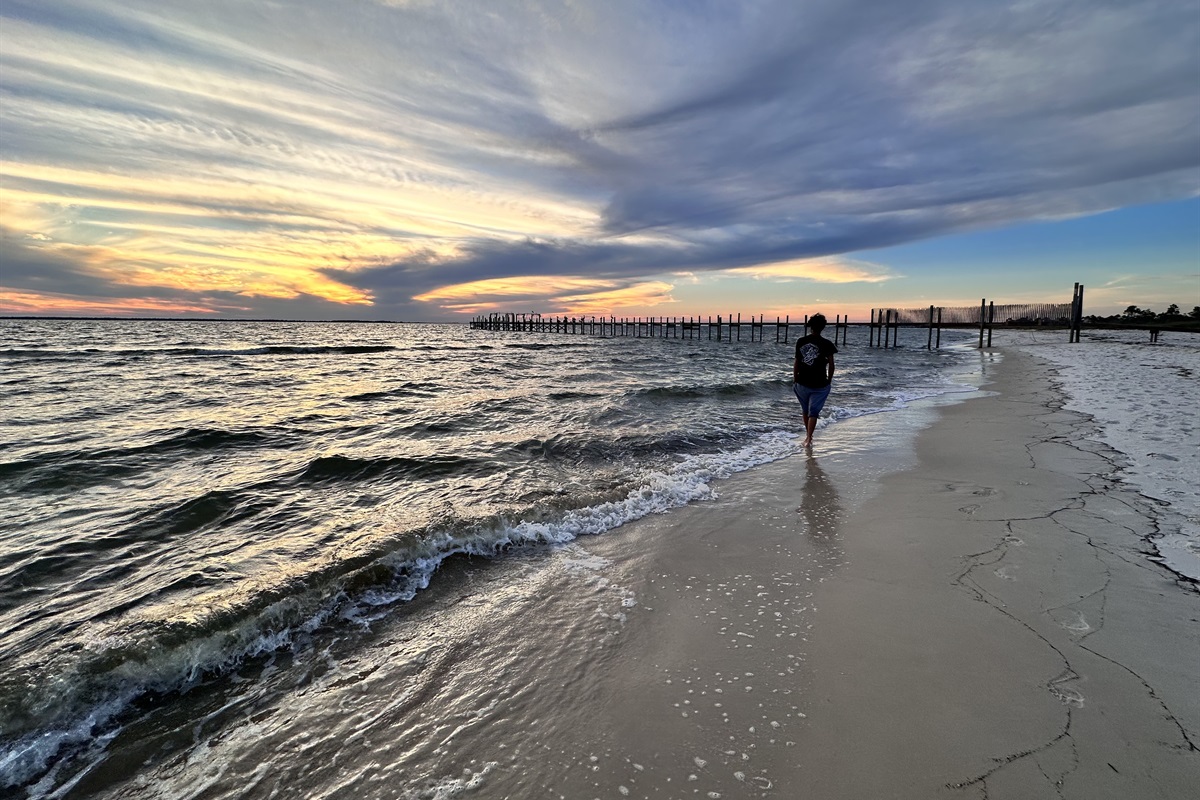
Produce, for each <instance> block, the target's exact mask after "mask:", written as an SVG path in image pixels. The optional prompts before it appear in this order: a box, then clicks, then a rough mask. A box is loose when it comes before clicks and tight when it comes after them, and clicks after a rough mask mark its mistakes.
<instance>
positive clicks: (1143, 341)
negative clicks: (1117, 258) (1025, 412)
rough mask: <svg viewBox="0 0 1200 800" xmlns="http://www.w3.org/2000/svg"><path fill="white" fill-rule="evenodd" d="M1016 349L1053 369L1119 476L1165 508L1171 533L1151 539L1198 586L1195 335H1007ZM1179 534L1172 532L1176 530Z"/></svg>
mask: <svg viewBox="0 0 1200 800" xmlns="http://www.w3.org/2000/svg"><path fill="white" fill-rule="evenodd" d="M998 343H1001V344H1007V345H1009V346H1016V347H1020V348H1021V349H1022V350H1024V351H1026V352H1028V353H1031V354H1033V355H1036V356H1038V357H1041V358H1044V359H1046V360H1047V361H1050V362H1051V363H1053V364H1055V365H1056V366H1057V367H1058V381H1059V382H1060V384H1061V385H1062V388H1063V390H1064V391H1065V392H1066V395H1067V404H1066V407H1067V408H1068V409H1070V410H1072V411H1078V412H1081V413H1084V414H1087V415H1089V416H1091V417H1092V418H1093V419H1094V420H1095V421H1096V422H1097V423H1098V424H1099V425H1100V433H1099V436H1098V438H1099V439H1100V441H1102V442H1104V443H1105V444H1107V445H1108V446H1110V447H1112V448H1113V449H1114V450H1118V451H1120V452H1121V453H1122V454H1124V455H1125V457H1126V458H1127V459H1128V463H1127V464H1126V466H1125V468H1124V470H1123V472H1122V477H1123V478H1124V479H1125V480H1127V481H1128V482H1129V483H1130V484H1131V485H1133V486H1135V487H1136V488H1137V489H1138V491H1140V492H1141V493H1142V494H1144V495H1146V496H1148V497H1151V498H1154V499H1156V500H1158V501H1160V502H1162V503H1164V504H1167V505H1169V507H1170V508H1171V510H1172V511H1174V512H1177V514H1178V516H1177V517H1175V516H1174V515H1172V519H1173V520H1177V522H1174V523H1172V528H1171V529H1167V530H1164V532H1163V533H1164V535H1163V536H1162V538H1160V539H1157V540H1156V545H1157V547H1158V550H1159V553H1160V556H1161V558H1162V560H1163V562H1164V563H1165V564H1166V565H1167V566H1169V567H1170V568H1171V569H1173V570H1175V571H1176V572H1179V573H1180V574H1183V575H1187V576H1189V577H1191V578H1193V579H1195V580H1200V414H1197V411H1196V410H1197V409H1198V408H1200V334H1190V333H1179V332H1171V331H1168V332H1164V333H1162V334H1161V337H1160V341H1159V342H1157V343H1154V344H1151V343H1150V342H1149V335H1148V334H1147V333H1146V332H1145V331H1095V332H1087V333H1084V334H1083V336H1082V341H1081V342H1078V343H1075V344H1071V343H1069V342H1068V341H1067V335H1066V333H1064V332H1054V333H1049V332H1046V333H1041V332H1038V333H1034V332H1015V331H1014V332H1006V333H1005V335H1004V337H1003V338H1002V339H1001V340H1000V342H998ZM1176 524H1177V525H1178V529H1174V525H1176Z"/></svg>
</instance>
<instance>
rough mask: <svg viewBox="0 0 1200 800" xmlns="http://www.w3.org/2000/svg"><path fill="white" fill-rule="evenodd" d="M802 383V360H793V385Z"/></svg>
mask: <svg viewBox="0 0 1200 800" xmlns="http://www.w3.org/2000/svg"><path fill="white" fill-rule="evenodd" d="M799 382H800V359H798V358H793V359H792V383H799Z"/></svg>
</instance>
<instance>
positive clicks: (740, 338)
mask: <svg viewBox="0 0 1200 800" xmlns="http://www.w3.org/2000/svg"><path fill="white" fill-rule="evenodd" d="M729 321H730V322H733V314H730V315H729ZM750 333H754V329H753V328H751V329H750ZM737 340H738V341H739V342H740V341H741V340H742V312H740V311H739V312H738V327H737Z"/></svg>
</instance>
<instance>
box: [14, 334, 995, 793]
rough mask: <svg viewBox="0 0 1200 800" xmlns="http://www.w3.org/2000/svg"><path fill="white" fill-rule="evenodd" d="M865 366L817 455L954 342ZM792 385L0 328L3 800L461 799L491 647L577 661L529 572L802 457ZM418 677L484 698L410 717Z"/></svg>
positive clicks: (917, 393)
mask: <svg viewBox="0 0 1200 800" xmlns="http://www.w3.org/2000/svg"><path fill="white" fill-rule="evenodd" d="M865 336H866V334H865V331H859V330H856V331H852V333H851V342H850V345H849V346H847V347H845V348H843V351H842V352H841V353H840V354H839V356H838V374H837V378H836V390H835V392H834V394H833V395H832V397H831V399H830V401H829V404H828V405H827V406H826V415H827V416H826V418H825V419H824V420H823V421H822V427H823V428H824V429H826V431H828V429H829V428H830V426H839V425H842V424H843V423H847V425H846V427H845V430H852V429H853V423H854V421H856V420H863V419H865V418H876V417H877V415H881V414H892V413H898V412H899V413H901V414H902V413H904V411H905V409H906V408H908V406H909V405H910V404H912V403H913V402H914V401H917V400H922V399H924V398H936V397H943V396H949V395H956V394H963V393H967V392H970V391H973V390H974V389H973V387H974V386H975V385H977V383H978V381H979V379H980V374H981V369H982V368H981V360H980V357H979V354H978V351H975V350H973V349H972V348H971V346H970V345H971V342H972V338H973V337H972V335H971V334H970V333H969V332H961V333H955V332H945V333H943V345H944V346H943V349H941V350H938V351H933V352H928V351H926V350H924V349H923V348H922V347H921V346H920V345H921V344H923V341H918V340H920V339H921V338H922V337H921V336H920V335H919V334H918V333H915V332H914V333H911V334H908V333H902V334H901V344H902V345H903V344H904V343H905V338H906V337H908V336H911V338H912V339H913V341H912V342H911V343H910V346H908V347H903V346H902V347H901V348H899V349H896V350H889V351H882V350H877V349H875V350H873V349H869V348H867V347H866V346H865V344H866V343H865V341H857V340H858V339H864V340H865ZM791 357H792V348H791V346H790V345H784V344H776V343H774V342H753V343H751V342H741V343H736V342H735V343H729V342H720V343H718V342H712V341H707V340H680V339H666V340H664V339H645V338H643V339H632V338H608V339H604V338H592V337H586V336H567V335H554V334H524V333H494V332H483V331H472V330H469V329H468V328H466V327H464V326H457V325H441V326H439V325H391V324H367V323H362V324H351V323H328V324H321V323H267V322H255V323H239V322H173V321H82V320H81V321H54V320H0V364H3V367H4V368H3V372H2V374H0V392H2V396H3V407H4V410H3V414H2V415H0V505H2V507H3V516H2V517H0V787H4V789H5V791H6V792H12V793H14V794H16V795H18V796H30V797H66V796H77V797H83V796H106V797H107V796H112V797H117V796H156V797H158V796H161V797H191V796H205V797H226V796H227V797H240V796H247V795H262V796H267V795H269V794H271V793H272V791H274V792H279V791H284V792H286V791H288V789H287V788H286V787H291V790H292V791H295V790H296V787H301V786H302V787H305V789H306V792H307V793H308V795H309V796H314V797H315V796H329V797H335V796H349V795H347V794H345V793H346V792H350V791H351V790H350V788H348V787H351V786H353V787H356V788H355V789H354V791H353V796H381V797H384V796H387V797H397V796H399V797H409V796H411V797H450V796H454V794H455V793H457V792H460V791H466V790H468V789H470V788H471V787H472V786H476V785H478V784H479V782H481V781H482V780H483V779H484V776H485V775H486V774H487V772H488V771H489V770H491V769H492V768H493V767H494V764H493V765H492V766H488V764H487V763H479V764H474V763H470V764H468V765H466V766H463V765H458V767H462V769H459V770H458V771H457V772H455V773H450V772H447V771H446V770H449V769H450V766H449V764H450V762H449V761H446V763H445V764H441V762H439V761H438V759H439V757H441V756H444V754H445V752H446V751H447V749H449V748H451V745H450V744H448V743H449V742H451V741H452V740H455V737H456V736H457V737H458V738H459V739H460V740H461V739H464V738H466V737H467V735H468V734H466V733H462V734H460V731H462V730H466V729H468V728H469V727H470V726H471V725H472V724H473V723H472V720H476V721H477V720H478V719H479V718H481V716H480V715H482V714H484V713H485V711H486V710H487V709H489V708H495V707H496V705H497V703H498V702H499V698H500V697H502V696H503V694H504V693H505V692H512V691H514V690H513V685H512V684H511V683H510V684H507V686H508V688H507V689H506V688H503V685H502V684H503V682H499V683H496V688H495V689H494V691H495V692H496V693H497V695H496V697H495V698H493V699H492V700H488V699H487V698H488V695H487V692H485V691H482V690H481V689H479V686H480V685H491V683H492V682H490V679H487V676H488V675H491V676H492V677H495V675H510V674H512V673H513V672H516V671H520V670H523V669H528V665H527V664H525V665H523V664H520V663H517V662H515V661H513V660H512V658H511V657H510V656H509V654H508V650H507V649H506V646H505V644H504V640H503V637H499V636H497V637H493V636H492V635H491V634H488V633H486V632H487V631H499V630H506V629H510V628H511V627H512V626H516V627H517V628H518V629H519V628H520V627H521V626H531V625H536V626H540V627H541V629H542V630H543V631H544V632H546V635H547V636H554V635H559V636H561V642H562V645H561V647H562V649H563V650H564V652H565V651H568V650H572V649H579V653H578V654H576V655H577V657H578V658H579V659H584V658H587V657H598V655H597V654H595V653H592V654H590V655H589V654H588V653H587V652H585V651H586V648H584V647H583V646H582V645H579V644H578V642H579V641H580V640H579V639H578V638H575V637H574V634H575V633H577V631H578V627H579V625H580V624H582V623H581V622H580V615H579V614H578V613H576V612H577V611H578V609H575V610H571V607H569V606H568V607H565V608H564V607H558V606H556V607H555V608H556V609H557V610H553V609H551V608H550V607H549V606H548V605H547V604H539V603H538V601H537V598H538V597H539V593H542V594H543V595H544V594H546V593H552V594H554V595H555V596H562V595H564V594H567V595H569V594H570V593H571V592H573V591H576V588H572V587H575V586H576V584H573V583H571V582H570V581H569V580H568V578H570V575H572V574H576V573H579V572H580V571H584V572H586V571H587V569H588V568H589V564H588V559H587V556H586V554H576V555H575V556H572V557H570V558H568V559H567V561H566V562H564V563H565V564H566V566H567V567H568V569H566V571H565V573H564V574H567V578H563V579H562V581H565V582H560V583H556V584H554V587H553V589H550V588H548V585H547V584H545V583H538V582H537V581H539V580H542V579H541V578H536V579H535V578H534V577H532V576H534V575H535V574H537V573H538V569H539V565H540V564H542V563H544V562H545V561H546V560H547V559H550V558H554V557H558V558H560V560H561V558H562V557H563V556H562V552H563V551H562V548H564V547H568V548H569V547H570V546H571V543H572V542H575V541H577V540H579V539H580V537H590V536H602V535H604V534H605V532H606V531H611V530H613V529H614V528H616V527H618V526H620V525H622V524H624V523H626V522H629V521H631V520H634V519H637V518H639V517H643V516H646V515H648V514H652V513H655V512H660V511H664V510H667V509H670V508H674V507H678V506H681V505H684V504H688V503H695V502H704V501H705V500H706V499H708V498H710V497H711V496H712V494H713V492H714V491H719V485H720V480H721V479H722V478H725V477H728V476H730V475H732V474H734V473H736V472H739V471H743V470H746V469H749V468H752V467H754V466H756V465H760V464H764V463H767V462H770V461H775V460H778V459H782V458H785V457H787V456H790V455H792V454H794V453H796V452H797V450H798V442H799V438H798V436H797V432H798V431H799V428H800V415H799V409H798V406H797V404H796V401H795V399H794V397H793V396H792V394H791V392H790V370H791ZM818 436H819V437H820V436H821V434H820V433H819V434H818ZM555 554H557V556H556V555H555ZM480 564H488V565H495V566H494V568H489V569H482V570H481V569H479V568H478V565H480ZM431 585H432V588H435V589H436V588H441V589H442V592H441V594H440V595H439V596H440V597H441V598H442V599H441V600H440V601H439V602H438V603H432V602H425V601H424V600H423V597H425V596H428V595H429V593H428V592H426V591H424V590H426V589H428V588H430V587H431ZM588 585H590V584H588ZM457 587H462V588H461V596H459V594H458V593H459V588H457ZM578 590H579V591H580V592H581V603H594V600H593V599H592V598H591V597H590V596H588V597H583V595H584V594H586V592H587V591H590V590H588V589H586V587H585V588H580V589H578ZM447 597H451V598H452V600H446V598H447ZM619 601H620V599H619V598H618V603H617V606H616V607H614V608H613V609H611V611H612V618H613V619H616V618H617V615H619V614H620V613H621V608H620V602H619ZM627 602H632V601H629V600H628V599H627ZM531 607H532V608H536V609H539V612H540V613H534V614H532V615H529V616H523V617H518V615H517V612H516V609H517V608H526V609H528V608H531ZM580 608H583V606H582V605H581V606H580ZM481 617H482V618H481ZM468 630H469V631H471V633H464V631H468ZM381 631H386V636H385V635H384V634H383V633H381ZM456 632H457V634H460V635H457V638H456V635H455V634H456ZM385 641H386V645H385V644H384V642H385ZM431 642H433V643H435V644H431ZM440 659H451V660H454V659H457V662H456V663H459V664H464V663H465V664H470V665H477V666H478V670H479V671H480V672H481V673H483V674H482V675H476V676H475V680H474V682H468V683H469V685H467V684H463V685H456V686H451V685H449V684H447V685H445V686H440V687H438V688H434V687H435V686H436V683H435V682H434V681H433V679H432V678H430V677H429V676H431V675H433V674H434V673H435V672H436V669H435V664H436V663H439V660H440ZM468 671H469V670H468ZM493 671H494V672H493ZM385 673H386V674H387V675H388V676H389V677H388V680H387V681H386V682H385V681H383V680H382V677H380V676H382V675H384V674H385ZM397 676H399V677H397ZM314 687H321V690H320V691H317V689H316V688H314ZM422 687H423V688H422ZM368 691H369V692H370V700H369V701H368V700H366V699H364V698H365V697H366V696H367V695H366V694H365V693H366V692H368ZM468 696H469V697H468ZM468 700H469V701H468ZM351 712H353V713H351ZM401 713H403V714H406V715H408V716H407V717H406V718H405V719H406V723H405V726H406V730H409V731H410V733H411V737H412V738H411V741H410V740H408V739H405V740H404V741H401V742H394V743H393V744H394V746H395V747H396V748H397V750H396V751H395V752H393V753H392V754H391V756H390V758H391V761H389V762H388V763H389V764H392V765H400V766H393V768H392V772H391V773H389V775H390V777H389V781H390V782H388V783H387V784H386V789H385V788H380V787H379V786H376V787H375V789H371V790H369V787H371V786H374V784H372V783H371V775H373V774H375V773H373V772H372V770H375V771H376V772H379V773H380V774H383V772H387V770H383V768H382V767H379V765H378V764H375V762H374V760H373V759H372V758H368V757H366V756H363V757H362V758H361V759H360V760H356V759H354V758H351V757H348V756H347V752H348V748H352V747H353V745H354V743H355V742H360V743H361V741H362V740H365V739H366V738H367V737H369V736H370V735H371V733H370V732H371V731H373V730H375V727H373V726H375V725H381V723H379V720H388V719H391V717H389V715H396V714H401ZM268 718H269V722H268ZM391 721H392V723H394V722H395V720H394V719H393V720H391ZM381 727H383V728H388V727H389V726H383V725H381ZM394 727H395V725H394V724H393V725H391V728H393V729H394ZM322 732H325V734H326V735H322ZM447 732H449V734H448V735H447ZM429 741H433V742H435V743H436V742H440V745H439V746H438V747H434V748H433V749H432V750H428V751H426V750H424V749H423V748H425V747H427V746H429V745H427V742H429ZM455 741H457V740H455ZM374 746H375V748H376V750H377V751H378V749H379V748H381V747H382V746H383V745H381V744H380V743H378V742H376V743H375V744H374ZM221 748H225V751H222V749H221ZM226 751H228V752H226ZM230 752H233V753H235V754H236V757H235V756H233V755H230ZM445 758H449V757H448V756H446V757H445ZM445 758H444V759H443V760H445ZM315 762H320V763H322V764H331V765H333V767H330V769H331V770H332V771H331V772H329V773H328V774H326V773H322V777H320V778H319V779H318V778H317V777H313V776H312V775H310V774H309V773H308V772H307V771H306V770H310V769H312V767H311V766H310V765H311V764H312V763H315ZM488 763H491V762H488ZM426 764H432V765H437V766H436V768H434V767H429V768H428V769H424V768H422V767H420V766H419V765H426ZM334 767H336V769H334ZM401 767H403V769H401ZM443 767H444V769H443ZM458 767H456V769H457V768H458ZM438 769H442V771H441V772H439V771H438ZM339 770H340V771H339ZM381 770H382V772H381ZM397 770H399V772H397ZM405 770H407V771H405ZM463 770H465V772H464V771H463ZM143 771H144V772H146V773H147V774H150V773H153V775H154V778H153V779H152V780H151V779H149V778H145V777H142V776H141V775H140V774H139V773H141V772H143ZM268 774H269V779H268ZM173 781H177V782H173ZM268 786H270V787H273V788H270V789H269V788H268ZM280 787H285V788H280Z"/></svg>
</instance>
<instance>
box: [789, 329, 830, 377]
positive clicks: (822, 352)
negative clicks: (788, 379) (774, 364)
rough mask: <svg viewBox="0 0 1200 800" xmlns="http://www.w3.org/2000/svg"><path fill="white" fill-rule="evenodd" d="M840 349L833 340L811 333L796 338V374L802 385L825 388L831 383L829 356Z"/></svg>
mask: <svg viewBox="0 0 1200 800" xmlns="http://www.w3.org/2000/svg"><path fill="white" fill-rule="evenodd" d="M837 351H838V349H837V346H836V345H834V343H833V342H831V341H829V340H828V339H825V338H823V337H821V336H820V334H816V333H810V334H809V335H808V336H805V337H803V338H802V339H797V340H796V375H797V376H799V378H800V380H799V381H797V382H798V383H799V384H800V385H801V386H806V387H808V388H809V389H823V388H825V387H826V386H828V385H829V357H830V356H831V355H833V354H834V353H836V352H837Z"/></svg>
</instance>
